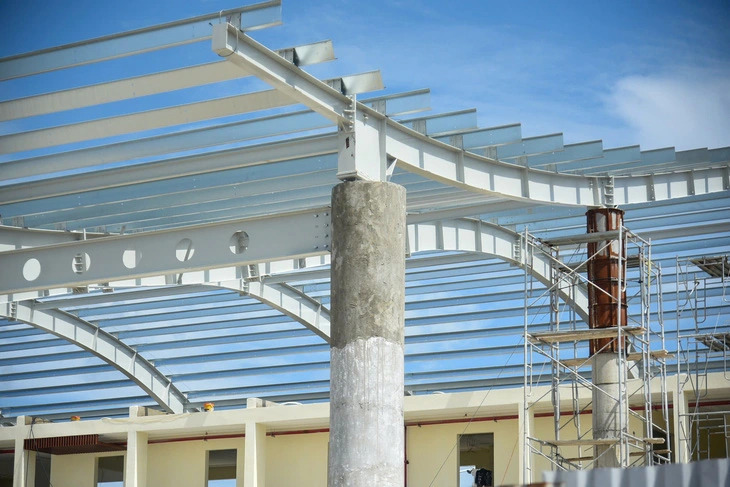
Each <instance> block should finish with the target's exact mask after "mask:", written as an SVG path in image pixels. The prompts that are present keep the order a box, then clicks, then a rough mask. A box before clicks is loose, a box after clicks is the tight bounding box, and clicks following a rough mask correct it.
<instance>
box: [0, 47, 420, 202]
mask: <svg viewBox="0 0 730 487" xmlns="http://www.w3.org/2000/svg"><path fill="white" fill-rule="evenodd" d="M297 49H299V48H297ZM226 64H228V63H226ZM232 67H234V68H235V69H236V71H240V69H239V68H237V67H235V66H232ZM368 76H370V75H368ZM350 88H354V87H350ZM428 98H429V91H428V90H418V91H413V92H406V93H397V94H393V95H388V96H381V97H376V98H372V99H367V100H363V101H362V102H363V103H364V104H366V105H369V106H372V107H373V108H374V109H376V110H378V111H379V112H380V113H384V114H386V115H388V116H396V115H400V114H404V113H414V112H418V111H422V110H425V109H426V108H425V107H427V106H428ZM330 125H331V122H330V121H329V120H327V119H323V118H322V117H321V116H320V115H319V114H317V113H315V112H313V111H310V110H305V111H298V112H293V113H284V114H278V115H274V116H268V117H261V118H255V119H251V120H242V121H234V122H230V123H226V124H219V125H215V126H213V127H198V128H193V129H189V130H183V131H180V132H175V133H172V134H165V135H158V136H153V137H145V138H137V139H134V140H130V141H124V142H117V143H114V144H107V145H103V146H96V147H88V148H84V149H77V150H73V151H66V152H60V153H54V154H50V155H43V156H37V157H32V158H27V159H19V160H14V161H7V162H4V163H3V166H2V169H3V170H2V174H1V175H0V180H5V181H7V180H13V179H19V178H26V177H32V176H38V175H41V174H49V173H53V172H59V171H70V170H74V169H81V168H87V167H92V166H101V165H104V164H108V163H110V162H119V161H125V160H132V159H135V158H141V157H148V156H159V155H163V154H169V153H174V152H182V151H185V150H190V149H199V148H203V147H211V146H216V145H222V144H230V143H233V142H240V141H244V140H252V139H256V138H261V137H271V136H276V135H283V134H289V133H293V132H299V131H307V130H315V129H320V128H325V127H327V126H330ZM333 137H334V136H333ZM308 142H310V140H306V141H302V140H296V141H293V143H296V144H299V145H304V144H305V143H308ZM278 145H279V144H273V146H272V147H271V149H274V147H275V146H278ZM336 150H337V141H336V140H333V142H332V148H331V151H330V152H333V153H334V152H335V151H336ZM215 155H216V154H211V155H210V157H213V156H215ZM306 155H307V153H306V152H303V153H302V154H300V155H299V156H300V157H305V156H306ZM270 156H271V155H270V154H267V157H270ZM267 160H268V159H267ZM274 160H276V159H274ZM180 164H181V161H180V160H179V159H177V158H174V159H167V160H165V161H159V162H157V163H156V164H154V167H155V168H154V169H153V168H152V167H151V166H152V165H149V164H145V165H138V166H135V168H134V170H133V171H131V172H132V173H133V175H134V176H136V178H135V177H133V176H127V177H126V181H128V182H130V183H132V182H144V181H150V180H154V179H161V178H164V177H176V176H178V175H180V173H179V171H180V168H179V165H180ZM161 166H162V167H166V168H167V171H166V172H164V171H161V169H160V167H161ZM171 166H172V167H171ZM229 167H235V166H222V167H220V166H219V167H217V169H219V170H223V169H227V168H229ZM205 168H206V169H205V170H206V171H210V170H212V169H214V168H210V167H209V164H208V163H206V164H205ZM198 171H201V169H198ZM120 172H126V171H125V169H124V168H122V169H119V170H115V171H109V170H107V171H106V172H105V173H104V174H105V176H104V179H105V180H106V181H107V185H108V184H109V183H110V179H111V180H114V179H115V178H114V177H113V176H112V177H110V175H111V174H115V173H120ZM148 173H153V175H152V176H148ZM188 174H189V173H188ZM89 178H91V176H90V175H88V174H87V175H85V176H84V178H83V179H82V178H80V177H78V176H77V177H76V178H74V181H75V184H83V185H84V186H83V188H84V191H89V190H90V189H93V188H95V187H98V185H97V186H95V185H94V184H95V183H94V181H93V178H92V180H89ZM60 181H61V179H60V178H55V179H54V180H53V184H52V185H49V184H48V182H47V181H38V182H30V183H23V184H22V188H23V189H22V191H17V192H14V195H13V196H9V193H10V192H12V190H13V189H14V188H16V186H15V185H14V186H9V187H7V188H5V189H4V190H3V191H2V192H0V201H2V202H12V201H26V200H28V199H32V198H34V197H49V196H54V195H58V194H63V192H64V191H68V190H60V189H59V188H58V184H59V183H60ZM66 183H67V182H66ZM122 184H123V183H122ZM69 185H70V186H73V184H69V183H67V186H69ZM17 186H18V187H19V186H20V185H17ZM104 186H106V185H102V187H104ZM52 188H54V189H52Z"/></svg>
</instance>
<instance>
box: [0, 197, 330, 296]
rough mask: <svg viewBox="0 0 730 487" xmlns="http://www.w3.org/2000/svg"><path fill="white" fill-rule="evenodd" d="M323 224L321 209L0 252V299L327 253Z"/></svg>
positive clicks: (327, 239)
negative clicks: (31, 292) (0, 278)
mask: <svg viewBox="0 0 730 487" xmlns="http://www.w3.org/2000/svg"><path fill="white" fill-rule="evenodd" d="M329 225H330V218H329V210H327V209H322V210H320V211H307V212H299V213H290V214H285V215H278V216H272V217H264V218H253V219H246V220H238V221H229V222H224V223H211V224H204V225H196V226H193V227H187V228H184V229H175V230H163V231H157V232H148V233H141V234H137V235H134V234H132V235H123V236H114V237H106V238H97V239H93V240H86V241H80V242H79V241H76V242H69V243H65V244H58V245H52V246H44V247H36V248H31V249H23V250H14V251H8V252H2V253H0V269H2V272H3V275H5V276H13V277H12V279H3V280H2V281H0V294H10V293H19V292H24V291H33V290H40V289H53V288H61V287H68V288H73V287H78V286H85V285H88V284H97V283H109V282H112V281H120V280H130V279H137V278H142V277H145V276H169V275H171V274H175V275H177V274H183V273H188V272H194V271H205V270H208V269H214V268H235V266H242V265H248V264H252V263H256V262H262V261H268V260H275V259H281V258H303V257H308V256H312V255H321V254H323V253H327V252H328V251H329V245H330V228H329ZM233 277H235V276H230V277H229V278H233ZM200 279H201V281H206V280H211V279H210V276H208V275H205V274H203V275H202V276H201V278H200ZM174 280H175V281H177V282H183V280H182V279H181V278H180V277H179V276H176V277H175V279H174ZM198 282H200V281H198Z"/></svg>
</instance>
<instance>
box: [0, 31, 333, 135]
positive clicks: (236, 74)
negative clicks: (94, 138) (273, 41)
mask: <svg viewBox="0 0 730 487" xmlns="http://www.w3.org/2000/svg"><path fill="white" fill-rule="evenodd" d="M276 53H277V54H278V55H279V56H282V57H284V58H292V59H297V60H298V65H299V66H303V65H308V64H315V63H322V62H326V61H331V60H333V59H334V50H333V48H332V42H331V41H322V42H317V43H314V44H307V45H304V46H297V47H293V48H288V49H279V50H277V51H276ZM245 76H247V74H246V73H245V72H243V71H241V70H240V69H238V68H236V67H235V66H232V65H231V64H230V63H226V62H225V61H216V62H213V63H206V64H199V65H197V66H189V67H185V68H180V69H174V70H170V71H163V72H159V73H152V74H147V75H143V76H135V77H133V78H125V79H120V80H116V81H109V82H107V83H99V84H95V85H90V86H82V87H80V88H73V89H69V90H63V91H57V92H53V93H44V94H41V95H35V96H29V97H25V98H18V99H15V100H8V101H4V102H0V121H6V120H14V119H18V118H24V117H32V116H34V115H42V114H46V113H55V112H60V111H64V110H73V109H75V108H82V107H88V106H91V105H98V104H102V103H111V102H114V101H120V100H128V99H130V98H138V97H141V96H148V95H154V94H158V93H165V92H169V91H175V90H182V89H185V88H191V87H194V86H200V85H205V84H210V83H217V82H220V81H226V80H231V79H236V78H242V77H245Z"/></svg>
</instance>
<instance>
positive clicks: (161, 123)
mask: <svg viewBox="0 0 730 487" xmlns="http://www.w3.org/2000/svg"><path fill="white" fill-rule="evenodd" d="M277 57H278V56H277ZM284 62H286V61H284ZM332 81H333V82H337V83H342V85H343V86H353V87H355V88H354V90H355V92H362V91H361V90H376V89H379V87H380V86H382V80H381V79H380V74H379V73H378V72H369V73H362V74H356V75H351V76H343V77H341V78H335V79H334V80H332ZM320 83H321V82H320ZM341 96H343V97H345V98H346V99H347V97H346V96H345V95H341ZM291 104H292V100H291V98H289V97H288V96H282V95H280V94H279V93H278V92H277V90H266V91H259V92H255V93H246V94H243V95H234V96H229V97H224V98H216V99H213V100H207V101H201V102H196V103H189V104H185V105H178V106H174V107H166V108H159V109H156V110H149V111H144V112H136V113H131V114H128V115H120V116H117V117H109V118H103V119H97V120H89V121H86V122H80V123H75V124H68V125H60V126H57V127H50V128H45V129H39V130H32V131H28V132H20V133H15V134H10V135H5V136H2V137H0V153H2V154H7V153H12V152H22V151H28V150H34V149H40V148H44V147H51V146H56V145H62V144H70V143H74V142H84V141H88V140H93V139H99V138H105V137H113V136H117V135H124V134H130V133H136V132H142V131H145V130H152V129H158V128H164V127H170V126H175V125H182V124H187V123H195V122H200V121H204V120H211V119H214V118H221V117H226V116H230V115H239V114H244V113H251V112H255V111H259V110H266V109H270V108H279V107H283V106H287V105H291Z"/></svg>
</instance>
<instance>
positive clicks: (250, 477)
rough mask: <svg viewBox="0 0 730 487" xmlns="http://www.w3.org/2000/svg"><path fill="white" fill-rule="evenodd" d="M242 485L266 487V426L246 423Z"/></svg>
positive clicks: (245, 486) (251, 422)
mask: <svg viewBox="0 0 730 487" xmlns="http://www.w3.org/2000/svg"><path fill="white" fill-rule="evenodd" d="M243 485H244V487H265V486H266V426H265V425H263V424H260V423H254V422H253V421H249V422H247V423H246V448H245V451H244V466H243Z"/></svg>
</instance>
